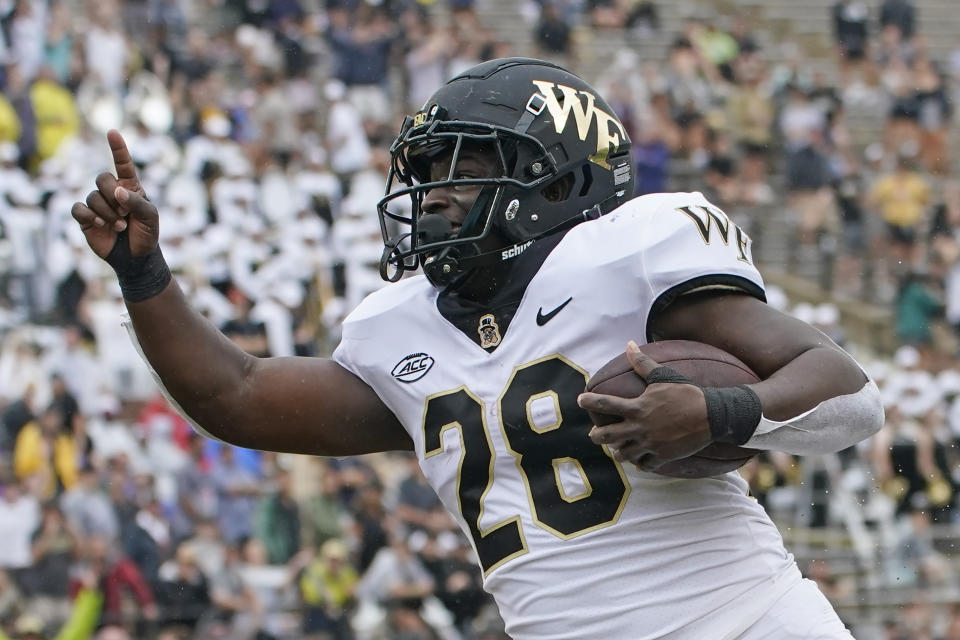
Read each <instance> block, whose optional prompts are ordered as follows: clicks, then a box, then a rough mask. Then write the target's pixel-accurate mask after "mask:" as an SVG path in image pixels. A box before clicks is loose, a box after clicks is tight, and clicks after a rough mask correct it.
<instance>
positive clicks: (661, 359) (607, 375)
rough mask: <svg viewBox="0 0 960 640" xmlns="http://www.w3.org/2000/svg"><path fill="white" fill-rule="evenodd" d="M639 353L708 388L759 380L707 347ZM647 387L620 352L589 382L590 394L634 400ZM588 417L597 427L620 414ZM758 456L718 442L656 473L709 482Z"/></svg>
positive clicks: (666, 346) (673, 344)
mask: <svg viewBox="0 0 960 640" xmlns="http://www.w3.org/2000/svg"><path fill="white" fill-rule="evenodd" d="M640 350H641V351H643V352H644V353H645V354H647V355H648V356H650V357H651V358H653V359H654V360H655V361H656V362H657V363H659V364H661V365H664V366H668V367H671V368H672V369H674V370H676V371H678V372H680V373H682V374H683V375H685V376H687V377H688V378H690V379H691V380H693V381H694V382H696V383H697V384H699V385H702V386H704V387H735V386H737V385H739V384H750V383H753V382H759V380H760V378H758V377H757V374H755V373H754V372H753V371H751V370H750V368H749V367H748V366H747V365H745V364H744V363H742V362H740V360H738V359H737V358H735V357H734V356H732V355H730V354H729V353H727V352H726V351H724V350H723V349H718V348H717V347H714V346H711V345H709V344H703V343H701V342H691V341H689V340H664V341H662V342H651V343H650V344H645V345H642V346H641V347H640ZM646 387H647V384H646V382H644V380H643V378H641V377H640V376H639V375H637V373H636V372H635V371H634V370H633V367H631V366H630V362H629V361H628V360H627V354H626V353H622V354H620V355H619V356H617V357H615V358H614V359H613V360H610V361H609V362H608V363H607V364H605V365H603V366H602V367H600V370H599V371H597V372H596V373H595V374H594V375H593V377H591V378H590V380H589V381H588V382H587V387H586V390H587V391H592V392H594V393H605V394H607V395H611V396H619V397H622V398H634V397H636V396H639V395H640V394H641V393H643V390H644V389H646ZM590 417H591V418H592V419H593V423H594V424H596V425H600V426H602V425H605V424H610V423H612V422H617V421H618V420H620V418H619V417H618V416H609V415H605V414H597V413H593V412H590ZM758 453H759V451H758V450H756V449H747V448H744V447H738V446H736V445H733V444H724V443H722V442H714V443H713V444H709V445H707V446H706V447H704V448H703V449H701V450H700V451H698V452H696V453H695V454H693V455H691V456H688V457H686V458H681V459H679V460H673V461H671V462H668V463H666V464H664V465H662V466H660V467H658V468H657V469H656V470H655V471H654V473H658V474H660V475H664V476H670V477H673V478H707V477H710V476H717V475H720V474H723V473H726V472H728V471H733V470H734V469H739V468H740V467H742V466H743V465H744V464H746V462H747V461H748V460H749V459H750V458H752V457H753V456H755V455H757V454H758Z"/></svg>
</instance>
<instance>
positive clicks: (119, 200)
mask: <svg viewBox="0 0 960 640" xmlns="http://www.w3.org/2000/svg"><path fill="white" fill-rule="evenodd" d="M107 142H108V143H109V144H110V151H111V152H112V153H113V164H114V167H115V168H116V172H117V175H116V177H114V176H113V174H111V173H101V174H100V175H98V176H97V180H96V184H97V189H96V191H91V192H90V193H89V194H88V195H87V199H86V203H83V202H77V203H75V204H74V205H73V208H72V209H71V214H72V215H73V218H74V220H76V221H77V223H78V224H79V225H80V229H81V230H82V231H83V235H84V236H85V237H86V239H87V244H88V245H90V248H91V249H92V250H93V252H94V253H96V254H97V255H98V256H100V257H101V258H104V259H106V258H107V256H108V255H110V252H111V251H112V250H113V249H114V246H115V245H116V244H117V241H118V239H120V240H121V241H126V242H128V245H129V249H130V255H132V256H134V257H139V256H145V255H147V254H149V253H150V252H152V251H153V250H154V249H155V248H156V247H157V243H158V241H159V237H160V235H159V234H160V227H159V216H158V215H157V208H156V207H155V206H153V204H151V203H150V201H149V200H147V195H146V194H145V193H144V191H143V186H142V185H141V184H140V179H139V177H137V169H136V167H135V166H134V164H133V159H132V158H131V157H130V152H129V151H128V150H127V143H126V142H124V140H123V136H121V135H120V132H118V131H116V130H110V131H109V132H107Z"/></svg>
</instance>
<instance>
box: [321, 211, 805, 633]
mask: <svg viewBox="0 0 960 640" xmlns="http://www.w3.org/2000/svg"><path fill="white" fill-rule="evenodd" d="M704 287H732V288H736V289H740V290H744V291H746V292H748V293H751V294H753V295H756V296H758V297H762V296H763V281H762V279H761V277H760V274H759V273H758V272H757V270H756V269H755V268H754V266H753V263H752V259H751V255H750V241H749V238H748V237H747V236H746V235H745V234H744V233H743V232H742V231H741V230H740V229H739V228H738V227H736V225H734V224H733V223H732V222H730V220H729V219H728V218H727V217H726V215H725V214H724V213H723V212H722V211H720V210H719V209H718V208H717V207H715V206H713V205H711V204H710V203H708V202H707V201H706V200H705V199H704V197H703V196H702V195H701V194H699V193H673V194H654V195H648V196H642V197H639V198H636V199H634V200H632V201H630V202H628V203H627V204H625V205H623V206H621V207H620V208H618V209H617V210H615V211H613V212H611V213H610V214H608V215H606V216H603V217H601V218H599V219H597V220H593V221H590V222H585V223H582V224H580V225H578V226H576V227H574V228H573V229H571V230H570V231H569V232H568V233H567V234H566V236H565V237H564V238H563V239H562V240H561V241H560V243H559V244H558V245H557V246H556V247H555V248H554V249H553V251H552V252H551V253H550V254H549V256H548V257H547V258H546V260H545V261H544V263H543V265H542V267H541V268H540V269H539V271H537V273H536V275H535V276H534V277H533V279H532V280H531V281H530V284H529V285H528V287H527V288H526V291H525V293H524V296H523V298H522V301H521V302H520V305H519V307H518V308H517V310H516V313H515V315H514V316H513V318H512V320H511V321H510V324H509V328H508V329H506V331H503V332H501V330H500V328H499V326H497V323H496V317H495V316H494V317H493V318H490V319H488V320H481V323H480V325H481V326H478V327H477V331H478V332H481V335H482V334H483V332H486V333H487V336H486V337H487V338H489V339H490V340H499V341H500V344H499V346H498V347H497V349H496V350H494V351H492V352H490V351H487V350H485V349H482V348H481V347H480V345H478V344H477V343H476V342H474V341H473V340H471V339H470V338H469V337H467V336H466V335H464V334H463V333H462V332H461V331H460V330H458V329H457V328H456V327H454V326H453V325H452V324H451V323H450V322H448V321H447V320H446V319H445V318H444V317H443V316H441V315H440V313H439V312H438V310H437V289H435V288H434V287H433V286H431V285H430V283H428V282H427V280H426V279H425V278H424V277H423V276H417V277H412V278H409V279H405V280H401V281H400V282H398V283H396V284H394V285H392V286H388V287H386V288H384V289H381V290H380V291H377V292H375V293H373V294H372V295H370V296H369V297H368V298H366V299H365V300H364V301H363V302H362V303H361V304H360V305H359V306H358V307H357V308H356V310H354V311H353V313H351V314H350V316H349V317H348V318H347V320H346V321H345V323H344V326H343V340H342V342H341V344H340V346H339V347H338V348H337V350H336V352H335V353H334V358H335V359H336V361H337V362H339V363H340V364H341V365H343V366H344V367H346V368H347V369H349V370H350V371H352V372H353V373H355V374H356V375H358V376H359V377H360V378H362V379H363V380H364V381H365V382H366V383H367V384H369V385H370V386H371V387H372V388H373V389H375V390H376V392H377V393H378V394H379V396H380V397H381V398H382V399H383V401H384V402H385V403H386V405H387V406H388V407H390V409H391V410H392V411H393V412H394V413H395V414H396V416H397V417H398V419H399V420H400V422H401V423H402V424H403V425H404V427H405V428H406V430H407V431H408V432H409V434H410V437H411V438H412V439H413V442H414V445H415V449H416V454H417V457H418V458H419V460H420V466H421V468H422V469H423V472H424V474H425V475H426V477H427V479H428V480H429V482H430V483H431V485H432V486H433V487H434V489H435V490H436V491H437V493H438V494H439V496H440V498H441V499H442V500H443V503H444V505H446V508H447V509H448V510H449V511H450V512H451V513H452V514H453V515H454V517H455V518H456V519H457V521H458V523H459V524H460V526H461V527H462V529H463V531H464V532H465V533H466V534H467V536H468V537H469V538H470V540H472V542H473V545H474V549H475V550H476V553H477V557H478V559H479V562H480V565H481V568H482V570H483V573H484V577H485V587H486V589H487V590H488V591H489V592H490V593H492V594H493V596H494V597H495V599H496V601H497V604H498V605H499V608H500V611H501V614H502V615H503V618H504V620H505V621H506V625H507V633H509V634H510V636H511V637H512V638H515V639H516V640H532V639H538V640H563V639H570V640H583V639H584V638H604V639H605V640H617V639H623V640H643V639H652V638H659V639H664V638H669V639H680V638H689V639H691V640H703V639H704V638H710V639H711V640H720V639H723V638H733V637H736V636H737V635H738V634H739V633H740V632H741V631H742V630H743V629H745V628H746V627H748V626H749V625H750V624H751V622H753V621H754V620H756V619H757V618H758V617H759V616H760V615H761V614H762V613H763V612H764V611H765V610H766V609H768V608H769V607H770V606H771V605H772V604H773V602H774V601H775V600H776V599H777V598H778V597H779V596H780V595H782V594H783V593H784V591H785V590H786V589H787V588H789V587H790V586H791V585H792V584H794V583H795V582H796V581H797V580H799V579H800V574H799V571H798V570H797V568H796V565H795V563H794V562H793V558H792V556H791V555H790V554H789V553H787V551H786V550H785V548H784V546H783V542H782V540H781V538H780V535H779V533H778V531H777V529H776V527H775V526H774V524H773V523H772V522H771V521H770V519H769V517H768V516H767V514H766V513H765V512H764V510H763V509H762V508H761V507H760V506H759V505H758V504H757V502H756V501H755V500H753V499H752V498H750V497H749V496H748V495H747V493H748V491H747V485H746V483H745V482H744V481H743V480H742V479H741V478H740V476H739V475H738V474H737V473H728V474H726V475H723V476H720V477H716V478H708V479H699V480H680V479H672V478H667V477H662V476H658V475H655V474H650V473H644V472H640V471H638V470H636V469H635V468H634V466H633V465H631V464H625V465H624V464H620V463H618V462H616V461H615V460H614V459H613V457H612V455H611V453H610V452H609V451H608V450H607V449H606V448H605V447H599V446H597V445H594V444H593V443H592V442H591V441H590V439H589V438H588V436H587V433H588V431H589V430H590V428H591V423H590V420H589V417H588V416H587V414H586V412H585V411H584V410H583V409H581V408H580V407H579V406H578V405H577V396H578V394H580V393H581V392H582V391H583V389H584V384H585V382H586V381H587V380H588V379H589V377H590V376H591V375H592V374H593V373H594V372H596V371H597V370H598V369H599V368H600V367H601V366H602V365H603V364H605V363H606V362H607V361H608V360H610V359H611V358H612V357H613V356H615V355H617V354H619V353H622V352H623V351H624V349H625V348H626V344H627V341H628V340H630V339H634V340H637V342H639V343H641V344H642V343H645V342H647V341H648V336H647V321H648V318H649V316H650V315H651V311H652V310H654V309H657V308H659V306H661V305H664V304H665V303H666V302H668V301H669V300H671V299H673V298H674V297H676V296H677V295H680V294H682V293H685V292H688V291H691V290H694V289H699V288H704ZM485 317H486V316H485ZM731 321H735V319H731Z"/></svg>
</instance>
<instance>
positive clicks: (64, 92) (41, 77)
mask: <svg viewBox="0 0 960 640" xmlns="http://www.w3.org/2000/svg"><path fill="white" fill-rule="evenodd" d="M30 102H31V104H32V105H33V113H34V115H35V117H36V119H37V158H36V160H37V161H38V162H42V161H43V160H46V159H47V158H49V157H51V156H53V155H54V154H55V153H56V152H57V149H58V148H59V147H60V144H61V143H62V142H63V141H64V140H66V139H67V138H69V137H71V136H73V135H76V133H77V131H78V129H79V117H78V116H77V105H76V102H74V99H73V95H72V94H71V93H70V90H69V89H67V88H66V87H63V86H62V85H60V84H59V83H58V82H57V80H56V77H55V75H54V72H53V70H52V69H51V68H50V67H42V68H41V69H40V73H39V74H38V75H37V79H36V81H35V82H34V83H33V86H31V87H30Z"/></svg>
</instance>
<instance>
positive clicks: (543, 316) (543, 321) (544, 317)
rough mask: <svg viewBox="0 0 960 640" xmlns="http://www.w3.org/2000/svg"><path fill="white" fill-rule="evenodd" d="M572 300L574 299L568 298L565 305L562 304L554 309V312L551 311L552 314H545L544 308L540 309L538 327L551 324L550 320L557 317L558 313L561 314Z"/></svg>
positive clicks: (538, 311) (538, 310)
mask: <svg viewBox="0 0 960 640" xmlns="http://www.w3.org/2000/svg"><path fill="white" fill-rule="evenodd" d="M571 300H573V298H572V297H570V298H567V299H566V300H565V301H564V302H563V304H561V305H560V306H559V307H557V308H556V309H554V310H553V311H551V312H550V313H547V314H544V313H543V307H540V308H539V309H537V326H540V327H542V326H543V325H545V324H547V323H548V322H550V320H552V319H553V316H555V315H557V314H558V313H560V312H561V311H563V308H564V307H565V306H567V305H568V304H570V301H571Z"/></svg>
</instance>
